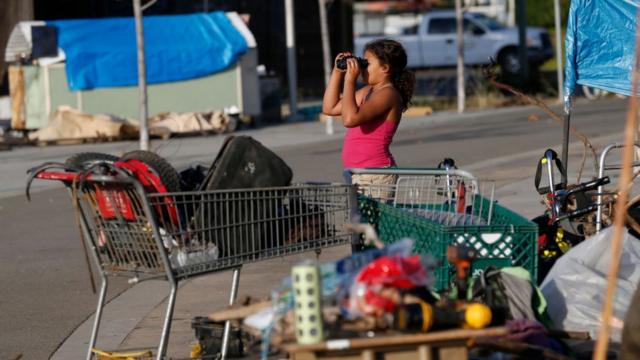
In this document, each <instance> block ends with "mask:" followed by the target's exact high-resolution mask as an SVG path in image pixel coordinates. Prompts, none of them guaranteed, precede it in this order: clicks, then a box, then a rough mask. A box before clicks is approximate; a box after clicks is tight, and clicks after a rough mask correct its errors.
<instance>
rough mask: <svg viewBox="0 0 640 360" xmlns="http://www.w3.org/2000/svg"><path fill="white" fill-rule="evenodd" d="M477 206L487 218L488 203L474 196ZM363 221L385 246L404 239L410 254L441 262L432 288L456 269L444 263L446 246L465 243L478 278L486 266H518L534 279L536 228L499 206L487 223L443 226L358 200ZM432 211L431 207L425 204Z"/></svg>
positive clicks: (449, 278)
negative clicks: (410, 246) (409, 241)
mask: <svg viewBox="0 0 640 360" xmlns="http://www.w3.org/2000/svg"><path fill="white" fill-rule="evenodd" d="M474 201H475V202H476V204H475V205H477V206H476V208H480V209H482V211H481V213H480V214H479V215H480V216H481V217H482V218H483V219H484V220H485V221H486V220H488V215H489V214H488V213H489V207H490V206H489V200H487V199H485V198H484V197H481V196H480V195H476V196H475V197H474ZM359 207H360V211H361V214H362V221H363V222H368V223H370V224H372V225H374V226H375V228H376V230H377V232H378V236H379V237H380V239H381V240H382V241H383V242H384V243H392V242H395V241H397V240H400V239H402V238H405V237H408V238H411V239H413V240H414V249H413V250H414V252H415V253H417V254H432V255H433V256H435V257H436V259H437V260H439V261H440V262H441V266H440V267H439V268H438V269H437V272H436V280H437V281H436V285H435V288H436V290H438V291H440V290H443V289H445V288H447V287H449V284H450V283H451V281H452V278H453V276H454V275H455V269H454V267H453V266H451V264H449V262H448V261H447V256H446V251H447V246H448V245H450V244H465V245H467V246H470V247H471V248H473V249H475V250H476V251H477V252H478V253H479V254H480V255H479V259H478V260H476V261H474V264H473V266H472V269H471V272H472V275H473V276H476V275H478V274H480V273H481V272H482V271H483V270H484V269H486V268H487V267H489V266H495V267H498V268H502V267H505V266H522V267H523V268H525V269H526V270H528V271H529V272H530V273H531V276H532V278H533V280H534V281H536V276H537V272H538V256H537V239H538V227H537V226H536V225H535V224H534V223H533V222H531V221H529V220H527V219H525V218H523V217H522V216H520V215H518V214H516V213H515V212H513V211H511V210H509V209H507V208H505V207H503V206H501V205H499V204H497V203H496V204H494V205H493V212H492V216H491V225H467V226H447V225H442V224H439V223H437V222H435V221H433V220H430V219H427V218H425V217H422V216H420V215H418V214H414V213H411V212H408V211H407V210H403V209H402V208H400V207H394V206H393V205H390V204H387V203H384V202H379V201H376V200H375V199H371V198H368V197H364V196H360V197H359ZM429 208H430V209H433V208H434V205H429Z"/></svg>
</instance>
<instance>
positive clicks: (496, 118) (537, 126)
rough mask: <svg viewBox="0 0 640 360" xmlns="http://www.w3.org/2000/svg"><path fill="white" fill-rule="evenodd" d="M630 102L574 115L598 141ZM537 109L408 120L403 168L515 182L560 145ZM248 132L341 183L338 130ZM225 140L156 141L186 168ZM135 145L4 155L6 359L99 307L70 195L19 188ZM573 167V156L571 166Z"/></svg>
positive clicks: (1, 320) (614, 129)
mask: <svg viewBox="0 0 640 360" xmlns="http://www.w3.org/2000/svg"><path fill="white" fill-rule="evenodd" d="M625 107H626V102H623V101H620V100H606V101H600V102H597V103H590V104H578V106H577V107H576V109H575V111H574V115H573V121H574V124H575V125H576V126H577V127H578V128H579V129H580V130H581V131H583V132H584V133H585V134H587V135H588V136H590V137H593V138H594V139H595V140H598V141H596V143H598V144H601V143H602V144H605V143H608V142H610V141H612V140H618V141H619V140H621V138H622V136H621V133H622V129H623V123H624V112H625ZM532 113H538V114H540V112H539V111H537V110H536V109H533V108H522V109H515V110H514V109H502V110H499V111H492V112H483V113H478V114H465V115H463V116H458V115H454V114H436V115H434V116H431V117H429V118H412V119H406V120H405V121H404V122H403V124H402V126H401V128H400V132H399V133H398V135H397V137H396V141H395V143H394V145H393V149H392V150H393V152H394V154H395V155H396V158H397V160H398V162H399V164H400V165H401V166H414V167H416V166H432V165H434V164H437V163H438V162H439V161H440V160H442V159H443V158H444V157H452V158H454V159H456V161H457V162H458V164H459V166H460V167H462V168H465V169H470V170H473V171H474V172H475V173H476V174H478V175H480V176H481V177H483V178H490V179H494V180H496V181H497V184H498V185H499V186H508V184H509V183H512V182H515V181H519V180H523V179H526V178H530V177H531V176H532V175H533V173H534V168H533V166H534V164H535V161H536V160H537V158H538V157H539V156H541V154H542V150H544V149H545V148H547V147H554V148H556V149H558V150H559V145H558V144H559V143H560V140H561V128H560V127H559V126H558V125H557V124H555V123H553V122H552V121H551V120H550V119H547V118H546V117H544V116H541V119H540V120H538V121H536V122H531V121H528V116H529V115H530V114H532ZM319 129H320V130H319ZM246 133H247V134H249V135H252V136H254V137H256V138H257V139H259V140H260V141H262V142H263V143H264V144H265V145H267V146H268V147H270V148H272V149H275V150H276V151H277V152H278V154H280V155H281V156H282V157H283V158H284V159H285V160H286V161H287V163H289V165H290V166H291V167H292V168H293V169H294V172H295V178H296V180H300V181H304V180H332V181H340V144H341V142H340V139H341V133H340V132H338V133H337V134H335V135H333V136H325V135H322V131H321V127H320V125H318V124H312V123H307V124H289V125H286V126H281V127H273V128H268V129H261V130H254V131H249V132H246ZM618 135H619V136H618ZM221 141H222V137H209V138H190V139H178V140H173V141H170V142H158V143H154V144H158V145H160V146H161V148H160V150H159V152H160V153H161V154H162V155H164V156H166V157H167V158H168V159H169V160H170V161H172V163H174V165H176V166H177V167H183V166H185V165H187V164H189V163H191V162H194V161H203V162H208V161H210V159H212V158H213V156H214V155H215V154H216V153H217V149H218V148H219V146H220V144H221ZM135 147H136V144H135V143H126V142H123V143H110V144H101V145H93V146H74V147H52V148H24V149H16V150H14V151H11V152H6V153H0V167H1V169H2V171H0V228H1V229H3V231H2V232H1V234H2V235H0V238H1V243H2V245H3V249H2V252H0V279H1V280H0V283H1V284H2V288H3V290H2V292H1V294H2V295H0V359H5V358H9V359H11V358H15V356H17V354H19V353H23V354H24V355H25V358H28V359H41V358H46V357H47V356H49V354H51V353H52V352H53V351H54V350H55V349H56V347H57V346H58V344H59V343H60V342H61V341H62V340H64V338H65V337H66V336H67V335H68V334H69V333H71V332H72V331H73V329H74V328H75V326H77V325H78V324H79V323H81V322H82V320H83V319H85V318H86V317H87V316H88V315H89V314H90V313H91V312H92V311H93V306H94V301H95V297H94V295H93V294H92V293H91V291H90V287H89V282H88V278H87V272H86V266H85V263H84V258H83V256H82V250H81V247H80V242H79V239H78V235H77V230H76V225H75V223H74V217H73V212H72V209H71V206H70V203H69V201H68V199H67V194H66V193H65V192H64V191H63V190H62V189H60V188H56V189H54V190H49V189H48V188H46V187H45V188H40V189H39V190H37V191H36V192H35V194H33V198H34V201H33V202H31V203H27V202H26V200H25V198H24V196H22V195H17V196H16V194H17V192H19V191H21V189H22V186H23V183H24V175H23V174H24V171H25V169H27V168H29V167H30V166H33V165H36V164H38V163H40V162H43V161H49V160H57V161H60V160H63V159H64V158H65V157H66V156H68V155H69V154H72V153H75V152H80V151H88V150H91V151H103V152H111V153H114V154H119V153H122V152H125V151H127V150H132V149H135ZM576 149H577V150H579V148H578V147H576ZM578 153H579V152H578ZM575 165H576V163H573V164H570V170H571V169H573V170H575ZM39 186H42V185H39ZM45 186H51V185H50V184H46V185H45ZM531 190H532V191H533V189H531ZM516 210H517V211H522V210H524V213H526V214H527V215H530V213H531V212H535V211H537V208H534V209H533V210H529V209H528V208H527V204H523V208H521V209H516ZM126 287H127V284H126V283H125V282H124V281H118V282H115V283H113V284H112V286H111V288H110V294H111V296H114V295H116V294H118V293H119V292H121V291H122V290H124V289H126Z"/></svg>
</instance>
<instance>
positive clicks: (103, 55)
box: [47, 12, 247, 90]
mask: <svg viewBox="0 0 640 360" xmlns="http://www.w3.org/2000/svg"><path fill="white" fill-rule="evenodd" d="M47 23H48V24H49V25H55V26H56V27H57V28H58V43H59V46H60V47H61V48H62V49H63V50H64V52H65V55H66V58H67V59H66V72H67V80H68V82H69V88H70V89H71V90H86V89H93V88H100V87H114V86H132V85H137V84H138V65H137V64H138V63H137V53H136V32H135V21H134V18H133V17H130V18H109V19H91V20H89V19H86V20H57V21H49V22H47ZM143 28H144V45H145V46H144V48H145V57H146V70H147V82H148V83H149V84H154V83H163V82H169V81H178V80H186V79H193V78H197V77H201V76H205V75H209V74H212V73H214V72H217V71H220V70H223V69H225V68H226V67H228V66H229V65H231V64H233V63H235V61H236V59H237V57H238V56H239V55H240V54H242V53H244V52H245V51H246V49H247V43H246V41H245V39H244V38H243V37H242V35H241V34H240V33H239V32H238V30H237V29H236V28H235V27H234V26H233V25H232V24H231V22H230V21H229V19H228V18H227V17H226V15H225V14H224V13H223V12H212V13H208V14H207V13H199V14H190V15H170V16H145V17H144V18H143Z"/></svg>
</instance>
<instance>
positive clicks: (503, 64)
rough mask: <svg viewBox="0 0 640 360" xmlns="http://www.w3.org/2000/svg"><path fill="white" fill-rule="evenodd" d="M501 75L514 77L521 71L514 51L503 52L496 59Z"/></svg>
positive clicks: (518, 59)
mask: <svg viewBox="0 0 640 360" xmlns="http://www.w3.org/2000/svg"><path fill="white" fill-rule="evenodd" d="M498 62H499V63H500V69H501V70H502V73H503V74H508V75H516V74H518V73H519V72H520V70H521V69H522V64H521V63H520V57H519V56H518V52H517V51H516V50H515V49H508V50H505V51H504V52H503V53H501V54H500V58H499V59H498Z"/></svg>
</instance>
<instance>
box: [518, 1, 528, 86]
mask: <svg viewBox="0 0 640 360" xmlns="http://www.w3.org/2000/svg"><path fill="white" fill-rule="evenodd" d="M516 17H517V21H518V42H519V44H518V59H519V61H520V78H521V83H520V85H521V86H522V87H523V88H524V87H525V86H526V84H527V83H528V82H529V59H528V56H527V18H526V11H525V0H518V6H517V7H516Z"/></svg>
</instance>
